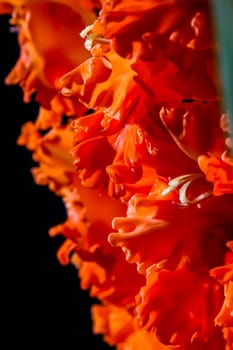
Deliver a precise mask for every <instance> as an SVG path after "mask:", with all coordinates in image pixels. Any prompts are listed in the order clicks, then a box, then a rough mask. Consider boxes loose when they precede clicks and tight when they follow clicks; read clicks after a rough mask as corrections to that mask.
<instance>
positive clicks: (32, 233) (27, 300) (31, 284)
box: [0, 16, 110, 350]
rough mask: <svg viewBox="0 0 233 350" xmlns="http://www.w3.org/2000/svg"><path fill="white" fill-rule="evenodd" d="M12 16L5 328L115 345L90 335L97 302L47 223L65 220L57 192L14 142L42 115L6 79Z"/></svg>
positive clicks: (4, 164) (2, 25)
mask: <svg viewBox="0 0 233 350" xmlns="http://www.w3.org/2000/svg"><path fill="white" fill-rule="evenodd" d="M8 20H9V18H8V17H6V16H0V117H1V184H2V186H1V187H2V198H1V199H2V200H1V202H2V209H1V214H2V215H1V222H2V225H1V242H2V244H1V251H2V254H1V256H2V266H3V272H2V278H1V284H0V285H1V295H2V298H1V311H0V312H1V316H2V318H3V324H4V326H3V327H4V328H5V330H4V331H5V332H6V333H9V334H10V335H15V336H17V337H18V336H19V337H28V336H29V337H30V336H50V335H51V336H73V337H76V348H78V349H87V348H88V349H89V347H90V348H92V349H97V348H98V350H105V349H110V347H109V346H107V345H106V344H105V343H104V342H103V340H102V337H101V336H99V335H93V334H92V328H91V327H92V324H91V314H90V306H91V304H92V303H94V302H96V301H95V300H94V299H91V298H90V297H89V295H88V292H87V291H82V290H80V287H79V279H78V277H77V271H76V270H75V268H74V267H72V266H61V265H60V263H59V262H58V260H57V258H56V251H57V249H58V247H59V245H60V243H61V242H62V241H63V239H62V238H59V237H57V238H51V237H49V236H48V229H49V228H50V227H52V226H54V225H57V224H59V223H61V222H63V221H64V220H65V217H66V215H65V210H64V207H63V204H62V201H61V199H60V198H57V197H56V196H55V195H54V194H53V193H52V192H50V191H49V190H48V189H47V187H44V186H38V185H36V184H35V183H34V181H33V178H32V175H31V172H30V169H31V167H32V165H33V162H32V160H31V153H30V152H29V151H27V150H26V149H25V148H24V147H20V146H17V145H16V140H17V138H18V136H19V134H20V128H21V126H22V124H23V123H24V122H26V121H27V120H30V119H33V118H35V116H36V115H37V108H38V107H37V105H36V104H35V103H33V102H32V103H30V104H24V103H23V101H22V92H21V89H20V88H19V87H18V86H6V85H5V84H4V78H5V77H6V75H7V74H8V72H9V71H10V69H11V68H12V67H13V65H14V63H15V62H16V59H17V57H18V53H19V49H18V45H17V35H16V34H15V33H10V31H9V24H8Z"/></svg>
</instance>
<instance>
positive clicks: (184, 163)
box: [0, 0, 233, 350]
mask: <svg viewBox="0 0 233 350" xmlns="http://www.w3.org/2000/svg"><path fill="white" fill-rule="evenodd" d="M0 13H2V14H7V15H9V16H10V25H11V26H12V28H14V29H15V30H16V31H17V35H18V42H19V48H20V53H19V57H18V60H17V62H16V63H15V66H14V67H12V70H11V71H10V72H9V74H8V76H7V77H6V83H7V84H18V85H20V86H21V88H22V91H23V96H24V101H25V102H30V101H31V100H32V99H35V101H36V102H37V103H38V106H39V111H38V116H37V118H36V120H35V121H28V122H27V123H25V124H24V125H23V126H22V129H21V133H20V136H19V138H18V141H17V142H18V144H19V145H22V146H24V147H26V148H27V149H28V150H29V151H30V152H31V153H32V158H33V160H34V162H35V164H36V165H35V167H34V168H33V169H32V174H33V178H34V180H35V182H36V183H37V184H38V185H45V186H47V187H48V189H49V190H50V191H52V192H54V193H55V194H56V195H57V196H59V197H60V198H61V200H62V201H63V203H64V206H65V208H66V213H67V218H66V220H65V222H63V223H61V224H58V225H57V226H55V227H52V228H51V229H50V231H49V234H50V235H51V237H54V236H56V235H62V236H63V237H64V242H63V244H62V245H61V246H60V248H59V250H58V252H57V258H58V259H59V261H60V263H61V264H64V265H66V264H70V263H71V264H73V265H74V266H75V268H77V273H78V277H79V280H80V286H81V288H82V289H86V290H88V291H89V293H90V296H91V297H95V298H96V299H97V300H98V301H99V304H96V305H93V306H92V319H93V333H99V334H102V336H103V339H104V341H105V342H107V343H108V344H109V345H111V346H115V347H116V349H117V350H141V349H148V350H152V349H156V350H169V349H171V348H175V349H179V350H233V253H232V252H233V156H232V149H233V147H232V128H231V125H230V123H229V118H228V115H227V111H225V110H224V108H223V107H222V106H223V103H222V102H223V101H222V100H223V97H222V94H221V89H220V86H221V83H220V79H219V75H218V72H217V69H216V57H217V50H218V47H219V45H218V43H217V39H216V38H215V35H214V31H213V26H212V17H211V1H208V0H190V1H187V0H144V1H141V0H81V1H80V0H6V1H2V0H0ZM58 307H59V306H58Z"/></svg>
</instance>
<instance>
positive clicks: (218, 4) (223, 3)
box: [210, 0, 233, 130]
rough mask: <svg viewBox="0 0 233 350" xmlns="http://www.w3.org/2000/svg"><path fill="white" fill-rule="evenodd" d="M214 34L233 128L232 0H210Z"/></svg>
mask: <svg viewBox="0 0 233 350" xmlns="http://www.w3.org/2000/svg"><path fill="white" fill-rule="evenodd" d="M210 4H211V7H212V13H213V24H214V29H215V31H216V33H215V35H216V38H217V40H218V41H219V48H220V49H219V57H218V63H219V73H220V78H221V81H222V91H223V98H224V101H223V104H224V106H225V108H226V110H227V112H228V114H229V118H230V125H231V130H233V0H210Z"/></svg>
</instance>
